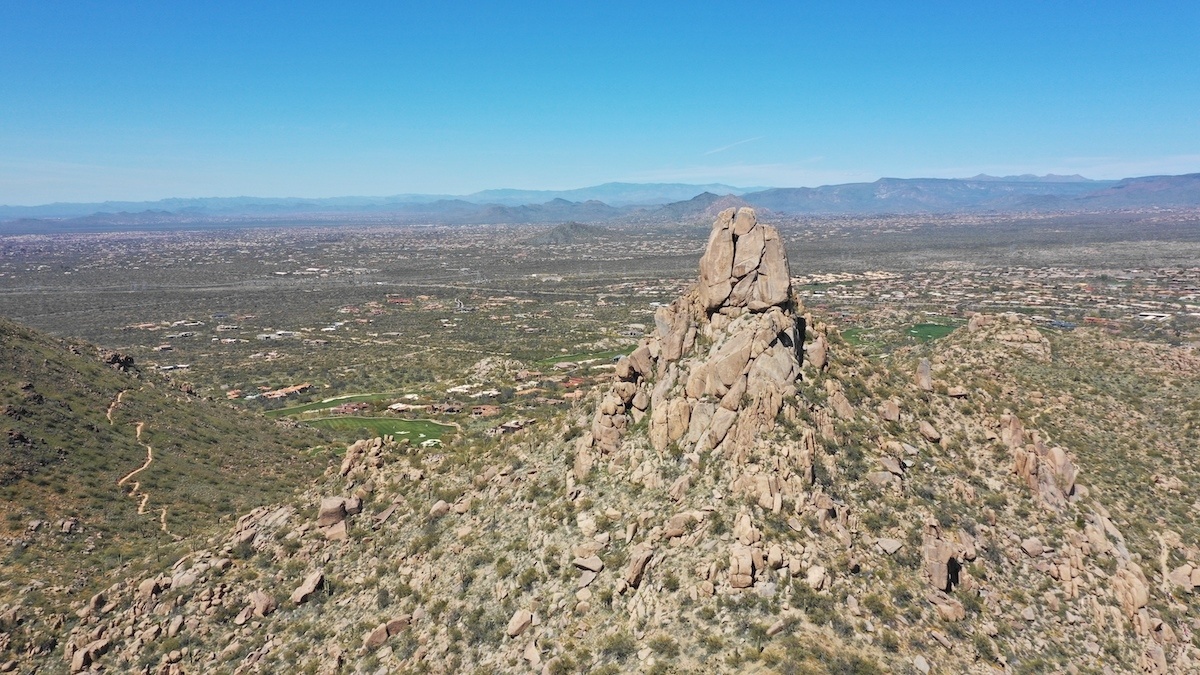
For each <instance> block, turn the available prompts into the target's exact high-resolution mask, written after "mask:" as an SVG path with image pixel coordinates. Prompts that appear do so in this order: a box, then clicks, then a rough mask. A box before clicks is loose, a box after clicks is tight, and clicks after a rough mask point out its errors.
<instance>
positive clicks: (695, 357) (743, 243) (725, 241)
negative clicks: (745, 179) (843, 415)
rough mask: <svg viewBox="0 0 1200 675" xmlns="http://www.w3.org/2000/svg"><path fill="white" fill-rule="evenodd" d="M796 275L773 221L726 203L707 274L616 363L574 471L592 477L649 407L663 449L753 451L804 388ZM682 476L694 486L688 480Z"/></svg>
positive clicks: (740, 456)
mask: <svg viewBox="0 0 1200 675" xmlns="http://www.w3.org/2000/svg"><path fill="white" fill-rule="evenodd" d="M789 283H790V271H789V268H788V261H787V256H786V254H785V253H784V249H783V243H782V241H781V240H780V238H779V233H778V232H777V231H776V230H775V228H773V227H771V226H769V225H764V224H761V223H759V222H758V219H757V217H756V215H755V213H754V211H753V210H752V209H747V208H743V209H736V210H735V209H728V210H726V211H724V212H722V213H721V215H720V216H719V217H718V218H717V220H716V222H715V223H714V224H713V229H712V233H711V235H710V237H709V242H708V247H707V249H706V250H705V253H704V256H703V257H702V258H701V260H700V279H699V282H698V283H697V284H696V285H695V286H694V287H693V288H692V289H691V290H690V291H689V292H688V293H686V294H685V295H684V296H683V297H681V298H679V299H678V300H676V301H675V302H673V303H672V304H670V305H669V306H666V307H660V308H659V309H658V312H657V314H656V315H655V330H654V332H653V333H652V334H651V335H650V336H649V337H648V338H646V339H645V340H643V341H642V343H641V344H640V345H638V347H637V349H635V350H634V351H633V353H632V354H630V355H629V356H628V357H625V358H622V359H621V360H620V361H619V362H618V363H617V367H616V377H617V379H616V381H615V382H614V383H613V385H612V386H611V387H610V389H609V391H608V392H607V393H606V394H605V395H604V397H603V398H602V399H601V401H600V405H599V406H598V408H597V410H596V413H595V415H594V417H593V419H592V424H591V428H590V430H589V432H588V433H586V434H584V435H583V436H582V437H581V438H580V439H579V441H578V444H577V447H576V457H575V464H574V475H575V477H576V479H579V480H583V479H584V478H586V476H587V474H588V473H589V471H590V469H591V466H592V464H593V463H594V461H595V459H596V457H597V456H603V455H610V454H613V453H616V452H618V451H619V450H620V448H621V445H622V439H623V438H624V436H625V433H626V431H627V430H628V429H629V427H630V426H631V425H632V424H636V423H638V422H639V421H641V420H642V418H643V417H646V416H649V421H648V428H647V431H648V434H647V435H648V437H649V440H650V443H651V445H652V446H653V447H654V449H655V450H656V451H658V452H660V453H661V452H664V451H666V450H667V449H668V448H669V447H677V448H679V449H680V450H682V451H683V452H684V453H689V452H695V453H697V454H699V453H705V452H708V451H712V452H713V453H714V454H717V455H725V456H729V457H732V458H734V459H735V460H736V461H739V462H745V461H747V459H748V458H749V456H750V454H751V451H752V449H753V447H754V446H755V444H756V439H757V438H758V437H759V436H760V435H761V433H762V432H763V431H765V430H770V429H771V428H772V427H774V425H775V423H776V416H777V415H778V414H779V413H780V410H781V408H782V407H783V404H784V401H785V400H787V399H790V398H793V397H794V396H795V394H796V387H795V381H796V379H797V377H799V375H800V364H801V360H802V358H803V353H804V350H803V342H804V332H805V323H804V320H803V319H802V318H800V317H798V316H797V314H796V312H795V308H794V303H793V300H792V297H791V293H790V290H789V289H790V286H789ZM824 358H825V357H824V355H822V356H821V359H822V360H824ZM843 412H846V411H843ZM797 454H799V453H797ZM787 477H788V476H781V479H782V480H786V479H787ZM674 485H675V486H676V487H678V488H679V489H678V490H675V492H683V493H686V490H687V481H682V482H676V483H675V484H674ZM672 496H673V498H676V499H678V498H681V497H682V494H673V495H672Z"/></svg>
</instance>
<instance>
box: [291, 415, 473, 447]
mask: <svg viewBox="0 0 1200 675" xmlns="http://www.w3.org/2000/svg"><path fill="white" fill-rule="evenodd" d="M304 424H308V425H310V426H314V427H318V428H321V429H328V430H330V431H332V432H334V433H335V434H338V435H340V436H346V437H352V438H354V439H358V438H372V437H375V436H387V435H395V436H396V440H399V439H401V438H407V439H409V440H410V441H412V443H413V444H414V445H419V444H421V443H422V442H424V441H427V440H429V439H441V437H442V436H444V435H446V434H452V433H454V431H455V429H454V427H453V426H450V425H449V424H438V423H437V422H434V421H431V420H404V419H398V418H395V417H353V416H350V415H344V416H338V417H322V418H320V419H315V420H305V421H304Z"/></svg>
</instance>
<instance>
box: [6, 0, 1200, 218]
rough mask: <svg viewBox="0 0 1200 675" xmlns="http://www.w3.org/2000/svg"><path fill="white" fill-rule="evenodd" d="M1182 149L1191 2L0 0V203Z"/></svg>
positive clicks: (913, 168)
mask: <svg viewBox="0 0 1200 675" xmlns="http://www.w3.org/2000/svg"><path fill="white" fill-rule="evenodd" d="M1195 171H1200V3H1197V2H1188V1H1184V0H1177V1H1175V2H1156V1H1154V0H1150V1H1143V2H1125V1H1123V2H1108V1H1103V0H1096V1H1091V2H1064V1H1057V0H1056V1H1047V0H1038V1H1035V2H1015V1H1014V2H1009V1H1005V2H995V1H994V0H993V1H988V2H972V1H968V0H958V1H956V2H924V1H922V2H896V1H888V2H872V3H853V2H828V3H811V2H754V1H750V2H742V3H716V2H645V1H642V2H628V3H627V2H618V1H612V0H609V1H606V2H571V1H565V2H564V1H563V0H558V1H556V2H545V3H536V2H505V3H500V2H496V3H483V2H471V3H465V2H450V1H443V2H436V3H434V2H430V3H424V2H400V1H396V2H381V3H366V2H362V3H359V2H322V3H317V2H302V1H294V2H278V3H270V2H252V1H248V0H239V1H238V2H212V1H206V2H161V1H155V2H136V3H135V2H121V1H119V0H109V1H102V2H82V1H80V2H68V1H65V0H63V1H60V0H38V1H36V2H24V1H22V0H2V1H0V204H37V203H46V202H50V201H92V200H104V199H157V198H162V197H171V196H180V197H195V196H236V195H255V196H277V197H282V196H305V197H327V196H336V195H389V194H398V193H406V192H434V193H466V192H472V191H475V190H480V189H486V188H497V187H519V188H544V189H561V188H573V187H583V186H586V185H592V184H597V183H602V182H607V181H614V180H616V181H679V182H710V181H720V182H725V183H730V184H734V185H777V186H799V185H810V186H811V185H819V184H828V183H838V182H848V181H858V180H874V179H876V178H879V177H881V176H899V177H916V176H942V177H956V176H969V175H973V174H975V173H979V172H987V173H992V174H1008V173H1026V172H1031V173H1039V174H1040V173H1046V172H1055V173H1076V172H1078V173H1083V174H1084V175H1087V176H1089V177H1093V178H1119V177H1125V176H1132V175H1145V174H1152V173H1186V172H1195Z"/></svg>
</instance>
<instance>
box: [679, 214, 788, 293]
mask: <svg viewBox="0 0 1200 675" xmlns="http://www.w3.org/2000/svg"><path fill="white" fill-rule="evenodd" d="M790 282H791V275H790V272H789V270H788V262H787V254H786V253H785V252H784V250H783V241H782V240H781V239H780V238H779V232H777V231H776V230H775V228H774V227H771V226H770V225H762V224H760V223H759V222H758V218H757V216H755V214H754V209H747V208H742V209H726V210H724V211H722V212H721V214H720V215H719V216H717V221H716V222H715V223H713V229H712V233H711V234H709V236H708V248H707V249H706V250H705V251H704V257H702V258H700V284H699V286H698V290H699V292H700V300H701V302H702V303H703V305H704V308H705V309H706V310H708V311H710V312H711V311H714V310H719V309H721V308H723V307H746V308H748V309H750V310H752V311H762V310H764V309H767V308H768V307H772V306H775V305H782V304H784V303H785V302H786V301H787V299H788V296H789V290H790V289H789V286H790Z"/></svg>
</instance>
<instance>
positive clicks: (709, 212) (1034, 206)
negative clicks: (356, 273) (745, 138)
mask: <svg viewBox="0 0 1200 675" xmlns="http://www.w3.org/2000/svg"><path fill="white" fill-rule="evenodd" d="M543 200H544V201H543ZM730 206H753V207H756V208H758V209H761V210H764V211H768V212H774V213H778V214H790V215H809V214H811V215H818V214H841V215H855V214H860V215H867V214H886V213H895V214H917V213H981V212H1008V211H1043V212H1050V211H1105V210H1110V211H1111V210H1121V209H1134V208H1137V209H1142V208H1156V207H1157V208H1188V207H1198V206H1200V173H1195V174H1185V175H1180V176H1143V177H1139V178H1126V179H1123V180H1119V181H1117V180H1089V179H1087V178H1084V177H1082V176H1056V175H1053V174H1051V175H1047V176H1032V175H1022V176H1004V177H996V176H988V175H983V174H981V175H978V176H974V177H972V178H881V179H879V180H877V181H874V182H872V183H846V184H842V185H825V186H821V187H815V188H766V189H763V188H736V187H731V186H728V185H719V184H718V185H689V184H681V183H645V184H640V183H607V184H604V185H597V186H594V187H589V188H580V189H578V190H565V191H544V190H486V191H483V192H477V193H475V194H472V195H465V196H459V197H454V196H446V195H412V194H409V195H395V196H391V197H336V198H330V199H299V198H295V199H293V198H255V197H228V198H198V199H164V200H160V201H155V202H103V203H93V204H48V205H44V206H0V234H21V233H39V232H41V233H46V232H88V231H111V230H122V229H128V230H141V229H185V228H197V227H204V228H212V227H244V226H248V225H280V224H312V225H328V224H335V223H345V222H354V223H360V224H363V223H421V224H447V225H469V224H488V223H553V222H558V223H562V222H567V221H577V222H581V223H600V222H621V221H625V222H693V221H700V220H706V219H711V217H712V216H713V215H714V214H715V213H717V212H718V211H720V210H721V209H724V208H728V207H730Z"/></svg>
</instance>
